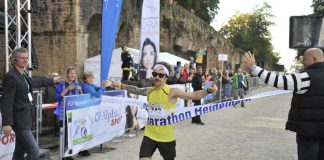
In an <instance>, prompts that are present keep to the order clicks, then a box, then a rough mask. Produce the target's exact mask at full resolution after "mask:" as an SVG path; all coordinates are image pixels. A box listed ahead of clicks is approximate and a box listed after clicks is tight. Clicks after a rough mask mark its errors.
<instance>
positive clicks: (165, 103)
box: [110, 62, 218, 160]
mask: <svg viewBox="0 0 324 160" xmlns="http://www.w3.org/2000/svg"><path fill="white" fill-rule="evenodd" d="M169 71H171V67H170V66H169V65H168V64H167V63H165V62H159V63H157V64H156V65H155V66H154V67H153V72H152V76H153V82H154V86H153V87H148V88H138V87H136V86H131V85H126V84H122V83H118V82H116V81H114V80H110V81H111V82H112V85H113V86H115V87H117V86H118V87H119V88H122V89H125V90H127V91H128V92H130V93H133V94H139V95H146V96H147V100H148V103H149V105H148V106H149V110H157V111H158V113H160V114H162V115H163V111H165V110H169V109H175V108H176V101H177V98H182V99H185V100H199V99H201V98H203V97H205V96H206V95H207V94H209V93H213V92H216V91H217V90H218V88H217V87H216V86H213V87H210V88H207V89H206V90H200V91H196V92H191V93H187V92H184V91H182V90H181V89H178V88H172V87H171V86H169V85H167V84H166V81H167V79H168V78H169V75H172V74H171V73H170V72H169ZM175 146H176V140H175V133H174V126H173V125H172V124H171V125H165V126H153V125H147V126H146V127H145V132H144V138H143V141H142V144H141V147H140V153H139V158H140V160H149V159H151V157H152V155H153V153H154V152H155V150H156V149H159V151H160V154H161V156H162V157H163V158H164V159H165V160H173V159H174V158H175V157H176V149H175Z"/></svg>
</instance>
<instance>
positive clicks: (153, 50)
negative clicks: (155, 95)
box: [138, 0, 160, 79]
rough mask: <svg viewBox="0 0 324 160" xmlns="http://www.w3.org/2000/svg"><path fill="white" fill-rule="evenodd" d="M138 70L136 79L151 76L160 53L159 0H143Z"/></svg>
mask: <svg viewBox="0 0 324 160" xmlns="http://www.w3.org/2000/svg"><path fill="white" fill-rule="evenodd" d="M140 42H141V46H140V56H141V57H140V68H139V69H140V70H139V75H138V79H148V78H150V77H152V70H153V67H154V65H155V64H156V62H158V60H159V53H160V0H144V1H143V6H142V20H141V41H140Z"/></svg>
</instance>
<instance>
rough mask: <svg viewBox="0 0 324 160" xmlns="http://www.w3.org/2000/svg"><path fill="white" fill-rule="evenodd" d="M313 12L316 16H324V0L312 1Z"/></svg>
mask: <svg viewBox="0 0 324 160" xmlns="http://www.w3.org/2000/svg"><path fill="white" fill-rule="evenodd" d="M312 7H313V11H314V13H316V14H324V0H313V4H312Z"/></svg>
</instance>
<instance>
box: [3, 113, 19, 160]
mask: <svg viewBox="0 0 324 160" xmlns="http://www.w3.org/2000/svg"><path fill="white" fill-rule="evenodd" d="M1 123H2V118H1V114H0V127H1V128H0V159H3V160H9V159H12V155H13V152H14V150H15V141H16V136H15V135H14V134H12V135H10V136H8V137H7V136H5V135H4V134H3V131H2V124H1Z"/></svg>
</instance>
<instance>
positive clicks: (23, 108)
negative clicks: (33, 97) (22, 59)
mask: <svg viewBox="0 0 324 160" xmlns="http://www.w3.org/2000/svg"><path fill="white" fill-rule="evenodd" d="M24 77H25V78H26V80H27V82H28V84H29V86H30V87H29V91H28V86H27V83H26V80H25V79H24ZM49 85H54V81H53V79H49V78H45V77H37V78H32V79H30V78H29V77H28V75H27V73H25V74H23V75H22V74H21V73H19V72H18V70H17V69H16V68H13V69H11V70H10V71H9V72H8V73H7V74H6V75H5V77H4V79H3V84H2V86H3V95H2V97H1V114H2V125H3V126H9V125H10V126H12V127H13V129H17V130H29V129H31V128H32V107H33V106H32V104H31V102H30V101H29V99H28V92H30V93H33V92H32V90H33V88H32V87H42V86H49Z"/></svg>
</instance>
